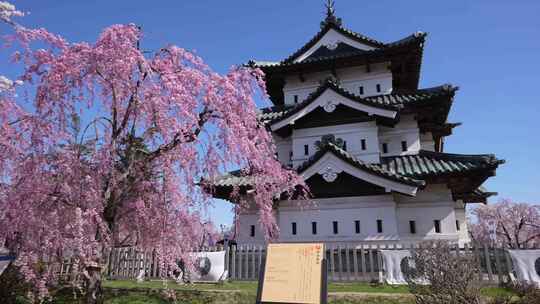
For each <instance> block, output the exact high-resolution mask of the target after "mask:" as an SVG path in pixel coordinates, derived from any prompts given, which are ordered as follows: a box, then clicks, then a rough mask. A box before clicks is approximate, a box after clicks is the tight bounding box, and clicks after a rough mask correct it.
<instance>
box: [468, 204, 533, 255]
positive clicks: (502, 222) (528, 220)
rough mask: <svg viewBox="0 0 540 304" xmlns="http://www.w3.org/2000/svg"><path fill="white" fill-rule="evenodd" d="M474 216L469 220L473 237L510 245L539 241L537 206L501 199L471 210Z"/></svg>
mask: <svg viewBox="0 0 540 304" xmlns="http://www.w3.org/2000/svg"><path fill="white" fill-rule="evenodd" d="M472 214H473V215H474V216H475V217H476V219H475V220H474V221H472V223H471V224H470V232H471V235H472V237H473V239H474V240H475V241H478V242H482V243H485V244H497V245H505V246H508V247H510V248H523V247H532V246H533V245H535V244H536V245H538V244H540V206H538V205H532V204H527V203H515V202H512V201H511V200H508V199H505V200H501V201H500V202H498V203H496V204H489V205H482V206H479V207H477V208H475V209H473V210H472Z"/></svg>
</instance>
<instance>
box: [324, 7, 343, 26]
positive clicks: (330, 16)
mask: <svg viewBox="0 0 540 304" xmlns="http://www.w3.org/2000/svg"><path fill="white" fill-rule="evenodd" d="M334 4H335V2H334V0H326V3H325V5H324V6H325V7H326V18H325V19H324V21H323V22H321V28H323V27H325V26H326V25H329V24H333V25H336V26H341V18H338V17H336V15H335V12H336V9H335V7H334Z"/></svg>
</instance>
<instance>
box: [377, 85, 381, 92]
mask: <svg viewBox="0 0 540 304" xmlns="http://www.w3.org/2000/svg"><path fill="white" fill-rule="evenodd" d="M380 92H381V85H380V84H378V83H377V93H380Z"/></svg>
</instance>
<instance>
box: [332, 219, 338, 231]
mask: <svg viewBox="0 0 540 304" xmlns="http://www.w3.org/2000/svg"><path fill="white" fill-rule="evenodd" d="M332 228H333V230H334V234H338V233H339V231H338V222H336V221H333V222H332Z"/></svg>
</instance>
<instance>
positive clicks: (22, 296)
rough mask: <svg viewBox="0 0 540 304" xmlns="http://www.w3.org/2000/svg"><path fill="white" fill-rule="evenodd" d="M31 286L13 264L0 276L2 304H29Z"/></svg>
mask: <svg viewBox="0 0 540 304" xmlns="http://www.w3.org/2000/svg"><path fill="white" fill-rule="evenodd" d="M29 291H30V286H29V285H28V283H26V281H25V280H24V279H23V277H22V275H21V274H20V273H19V271H18V270H17V267H15V266H13V264H11V265H9V266H8V268H7V269H6V270H5V271H4V272H3V273H2V275H1V276H0V299H1V301H0V302H1V303H2V304H27V303H30V301H29V300H28V299H27V298H26V295H27V294H28V292H29Z"/></svg>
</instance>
